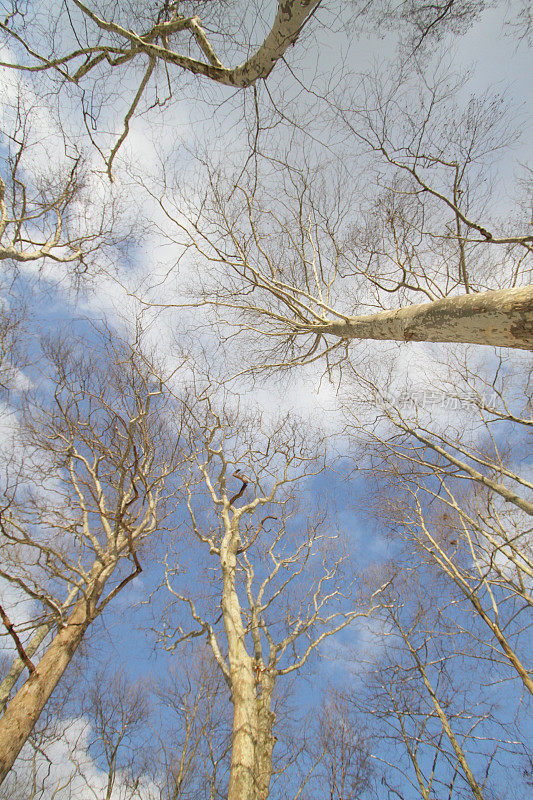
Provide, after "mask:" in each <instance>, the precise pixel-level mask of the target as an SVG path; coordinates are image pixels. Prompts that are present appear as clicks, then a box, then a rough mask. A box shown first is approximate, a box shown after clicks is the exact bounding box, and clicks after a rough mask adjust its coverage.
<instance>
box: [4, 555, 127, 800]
mask: <svg viewBox="0 0 533 800" xmlns="http://www.w3.org/2000/svg"><path fill="white" fill-rule="evenodd" d="M114 568H115V564H113V565H112V566H110V567H108V568H107V569H106V570H104V571H102V572H101V573H100V575H99V576H98V577H97V578H96V579H95V580H94V582H93V584H92V588H91V592H90V594H89V595H88V597H84V598H82V599H81V600H79V601H78V602H77V603H76V605H75V606H74V608H73V610H72V612H71V614H70V616H69V618H68V620H67V622H66V624H65V626H64V627H63V628H61V630H60V631H59V632H58V633H57V634H56V636H55V637H54V639H53V640H52V642H51V644H50V646H49V647H48V648H47V650H46V652H45V654H44V655H43V657H42V658H41V660H40V661H39V663H38V664H37V668H36V670H35V672H34V673H33V674H32V675H31V676H30V677H29V678H28V680H27V681H26V682H25V683H24V684H23V686H22V687H21V688H20V689H19V691H18V692H17V693H16V695H15V696H14V697H13V699H12V700H11V702H10V703H9V705H8V706H7V708H6V711H5V713H4V715H3V717H2V718H1V719H0V784H1V783H2V782H3V780H4V778H5V777H6V775H7V773H8V772H9V770H10V769H11V768H12V766H13V764H14V763H15V760H16V758H17V756H18V754H19V753H20V751H21V750H22V747H23V746H24V743H25V742H26V740H27V739H28V737H29V735H30V734H31V732H32V730H33V728H34V726H35V724H36V722H37V720H38V719H39V716H40V714H41V712H42V710H43V709H44V707H45V705H46V703H47V702H48V699H49V698H50V696H51V694H52V692H53V691H54V689H55V688H56V686H57V684H58V683H59V681H60V679H61V677H62V676H63V673H64V672H65V670H66V668H67V667H68V665H69V663H70V661H71V659H72V657H73V655H74V653H75V652H76V650H77V649H78V647H79V645H80V643H81V640H82V639H83V636H84V634H85V631H86V630H87V628H88V627H89V625H90V623H91V622H92V620H93V619H94V615H95V613H96V606H97V603H98V601H99V599H100V596H101V594H102V592H103V590H104V586H105V584H106V581H107V580H108V578H109V577H110V576H111V574H112V572H113V570H114Z"/></svg>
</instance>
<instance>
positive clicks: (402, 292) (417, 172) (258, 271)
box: [152, 70, 533, 366]
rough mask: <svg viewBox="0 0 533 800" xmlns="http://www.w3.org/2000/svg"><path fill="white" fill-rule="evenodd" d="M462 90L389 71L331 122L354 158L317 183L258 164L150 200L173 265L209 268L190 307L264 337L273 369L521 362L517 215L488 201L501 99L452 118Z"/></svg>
mask: <svg viewBox="0 0 533 800" xmlns="http://www.w3.org/2000/svg"><path fill="white" fill-rule="evenodd" d="M387 81H388V82H387ZM459 83H460V80H459V79H457V78H454V76H451V77H450V75H449V74H446V75H442V74H437V75H435V76H428V75H426V74H423V75H418V74H415V76H414V77H413V76H410V75H407V76H406V75H405V74H403V73H402V71H401V70H400V71H399V77H398V78H396V76H395V78H394V80H393V79H387V78H386V77H384V76H381V75H380V76H377V77H376V78H374V79H370V78H369V79H368V80H367V81H366V82H363V84H362V86H361V87H360V88H359V92H360V93H361V96H359V95H355V96H354V97H349V98H345V99H344V104H345V107H342V106H341V101H342V98H341V99H340V100H339V101H338V104H337V105H336V106H335V108H334V110H333V112H332V113H334V115H335V117H334V119H335V122H336V124H337V125H338V124H339V122H340V124H341V125H342V126H343V128H344V130H345V131H347V132H348V136H349V137H350V138H349V143H350V146H352V151H350V148H347V149H346V152H345V153H343V157H344V159H345V162H346V163H345V164H343V167H342V168H336V170H332V169H330V170H329V171H328V173H327V174H326V173H325V172H324V170H320V169H318V168H312V167H310V166H309V165H308V163H307V162H306V159H305V158H304V159H299V158H298V155H297V154H294V153H292V152H290V153H288V154H287V153H280V152H277V151H274V152H271V151H269V150H268V149H266V151H265V150H263V151H259V152H258V153H256V157H255V159H254V160H253V164H252V165H251V166H250V167H249V168H246V169H245V170H242V169H240V170H239V171H234V172H231V174H229V175H228V174H227V172H226V174H224V171H223V169H222V168H218V167H216V166H213V165H212V166H208V167H207V168H206V169H205V171H204V172H202V173H201V174H202V177H204V178H205V179H206V180H208V181H209V187H208V189H207V190H206V192H205V193H203V194H202V195H201V196H199V197H198V193H196V195H195V194H194V192H193V191H191V190H189V188H187V189H185V190H184V191H183V194H182V195H180V196H179V199H178V198H172V195H171V192H166V193H165V192H164V190H163V191H162V192H161V193H159V194H158V192H157V191H156V189H155V187H153V189H152V192H153V194H154V196H155V197H157V199H158V201H159V202H160V205H161V207H162V208H163V210H164V211H165V213H166V215H167V218H168V219H169V222H171V223H172V224H173V226H174V230H175V233H174V234H173V233H172V232H171V231H169V232H168V236H169V237H170V238H172V239H173V240H174V241H175V242H177V243H179V244H181V246H182V247H183V253H184V255H183V258H184V259H185V260H189V259H190V258H191V254H195V255H196V259H197V263H198V264H205V263H209V264H210V265H211V269H210V270H209V271H208V272H207V273H206V270H205V269H204V270H199V274H200V275H201V276H202V278H201V281H200V283H201V286H200V287H198V286H196V287H195V288H196V295H197V300H196V303H197V304H198V305H200V304H207V305H212V306H214V307H216V310H217V313H218V315H219V319H221V320H223V322H224V323H225V324H226V325H227V324H229V325H232V326H233V329H234V330H235V329H236V330H246V331H247V332H248V334H249V336H252V335H253V336H254V337H256V338H257V339H258V340H260V338H261V336H262V339H263V342H262V353H264V347H265V343H266V344H267V347H268V344H270V353H271V360H272V364H273V365H274V366H278V365H291V364H295V363H302V362H310V361H313V360H316V359H318V358H323V357H325V358H327V359H330V360H331V362H332V363H335V361H336V360H338V359H342V358H343V357H344V358H346V357H347V354H348V345H349V343H350V342H351V340H354V339H378V340H387V339H392V340H398V341H405V342H411V341H427V342H455V343H459V342H463V343H475V344H484V345H499V346H506V347H514V348H522V349H526V350H530V349H531V348H532V347H533V344H532V341H533V337H532V330H533V328H532V325H533V311H532V308H533V288H532V287H531V252H532V242H533V236H532V235H531V232H530V230H529V224H530V220H529V218H526V216H525V214H526V212H527V211H528V209H527V208H526V204H525V202H524V207H523V208H519V209H518V210H517V215H516V222H515V223H511V224H509V222H508V214H507V213H506V212H505V211H504V212H503V213H501V212H499V209H498V201H497V197H496V196H494V195H492V196H491V195H490V194H489V189H490V181H491V177H492V176H493V174H494V169H495V161H496V159H497V158H498V157H499V155H500V154H501V153H502V152H504V151H505V150H506V148H508V147H510V146H511V145H512V144H513V143H514V142H515V141H516V136H517V133H516V130H515V129H514V128H513V127H512V125H511V124H510V122H509V117H510V113H511V112H510V110H509V109H506V108H505V105H504V103H503V101H502V100H501V98H496V99H495V100H491V99H490V98H478V99H475V100H474V99H472V101H471V102H470V103H469V104H468V105H467V107H466V108H464V109H461V108H457V107H454V92H455V91H456V90H457V89H458V86H459ZM421 87H422V88H421ZM452 120H453V122H452ZM273 162H274V163H275V164H276V165H277V168H276V169H275V170H274V169H272V163H273ZM361 162H362V163H363V164H364V168H363V167H362V166H361ZM352 167H353V172H354V173H355V174H352V173H351V169H352ZM335 172H337V173H338V174H335ZM194 197H196V198H197V199H196V200H195V199H191V198H194ZM490 204H492V207H491V205H490ZM499 215H501V219H500V218H499ZM193 291H194V287H193ZM189 296H190V295H189ZM186 303H187V298H177V299H176V301H175V306H179V305H180V304H181V305H183V304H186ZM189 303H190V304H191V305H193V304H194V301H191V300H189ZM153 304H154V303H153ZM155 304H157V303H155ZM160 305H161V306H166V307H172V301H171V302H170V303H169V302H168V301H167V302H166V303H165V302H164V301H162V302H160ZM260 346H261V345H260Z"/></svg>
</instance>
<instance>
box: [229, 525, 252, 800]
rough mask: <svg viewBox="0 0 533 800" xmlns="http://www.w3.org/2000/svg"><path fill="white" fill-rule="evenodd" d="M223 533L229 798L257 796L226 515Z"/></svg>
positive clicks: (248, 665)
mask: <svg viewBox="0 0 533 800" xmlns="http://www.w3.org/2000/svg"><path fill="white" fill-rule="evenodd" d="M224 522H225V529H226V535H225V537H224V541H223V542H222V546H221V552H220V561H221V566H222V575H223V590H222V613H223V617H224V625H225V628H226V636H227V641H228V661H229V671H230V677H231V699H232V703H233V747H232V752H231V767H230V778H229V790H228V800H256V797H257V795H256V781H255V749H256V742H257V709H256V702H255V700H256V689H255V676H254V671H253V662H252V659H251V658H250V656H249V655H248V653H247V651H246V644H245V631H244V626H243V623H242V614H241V606H240V603H239V598H238V596H237V591H236V587H235V567H236V554H237V549H238V546H239V544H240V538H239V533H238V529H237V527H236V526H235V525H234V523H233V521H230V520H229V518H228V516H227V515H225V520H224Z"/></svg>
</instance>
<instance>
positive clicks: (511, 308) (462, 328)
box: [312, 286, 533, 350]
mask: <svg viewBox="0 0 533 800" xmlns="http://www.w3.org/2000/svg"><path fill="white" fill-rule="evenodd" d="M312 330H313V331H316V332H317V333H322V334H324V335H333V336H338V337H340V338H341V339H393V340H396V341H403V342H457V343H466V344H487V345H492V346H496V347H514V348H519V349H523V350H533V286H524V287H519V288H515V289H501V290H498V291H493V292H483V293H479V294H467V295H461V296H458V297H446V298H444V299H443V300H435V302H433V303H422V304H419V305H413V306H408V307H406V308H399V309H396V310H394V311H380V312H379V313H377V314H365V315H361V316H357V317H348V318H347V319H346V321H345V322H340V323H339V322H335V323H329V324H327V325H317V326H313V327H312Z"/></svg>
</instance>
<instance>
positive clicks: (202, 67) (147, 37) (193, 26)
mask: <svg viewBox="0 0 533 800" xmlns="http://www.w3.org/2000/svg"><path fill="white" fill-rule="evenodd" d="M74 3H75V4H76V5H77V6H78V8H79V9H80V10H81V11H82V12H83V13H84V14H85V15H86V16H87V17H88V18H89V19H91V20H92V21H93V22H94V23H96V25H98V27H99V28H100V29H101V30H104V31H107V32H110V33H115V34H118V35H119V36H122V37H123V38H124V39H125V40H126V42H127V43H128V50H126V49H125V55H127V57H129V58H131V57H132V56H131V55H129V53H130V52H131V50H130V48H132V47H133V48H134V51H135V53H147V54H148V55H149V56H150V57H151V58H152V59H162V60H163V61H166V62H167V63H168V64H174V65H175V66H177V67H180V68H181V69H184V70H187V71H188V72H192V73H193V74H195V75H203V76H204V77H206V78H209V79H210V80H213V81H215V82H216V83H222V84H225V85H226V86H235V87H238V88H241V89H245V88H247V87H248V86H252V85H253V84H254V83H256V81H258V80H260V79H265V78H267V77H268V75H269V74H270V72H271V71H272V68H273V67H274V65H275V64H276V62H277V61H279V59H280V58H282V56H283V55H284V54H285V52H286V51H287V49H288V48H289V47H290V46H291V45H292V44H294V43H295V42H296V40H297V38H298V36H299V35H300V32H301V30H302V28H303V27H304V25H305V22H306V20H307V19H308V17H309V16H310V15H311V14H312V13H313V11H314V9H315V8H316V7H317V6H318V5H319V3H320V0H283V2H279V3H278V9H277V13H276V18H275V20H274V22H273V24H272V28H271V29H270V32H269V33H268V35H267V37H266V38H265V40H264V42H263V43H262V45H261V46H260V47H259V48H258V50H257V52H256V53H254V55H253V56H251V57H250V58H249V59H248V60H247V61H245V62H244V63H243V64H240V65H239V66H236V67H224V66H223V65H222V63H221V62H220V61H219V59H218V58H217V56H216V54H215V52H214V50H213V48H212V47H211V45H210V44H209V42H208V40H207V38H206V36H205V31H204V30H203V28H202V27H201V25H200V21H199V20H198V18H197V17H192V18H190V19H188V20H186V19H178V18H176V19H173V20H169V21H167V22H166V23H162V24H161V25H158V26H157V25H156V26H155V27H154V28H153V29H152V31H151V32H149V33H148V34H144V35H140V34H138V33H135V32H134V31H132V30H128V29H126V28H123V27H122V26H121V25H118V24H117V23H115V22H110V21H107V20H105V19H103V18H101V17H99V16H98V15H97V14H95V13H94V11H92V10H91V9H90V8H89V7H88V6H87V5H85V3H82V2H81V0H74ZM185 28H188V29H190V30H191V32H192V33H193V34H194V35H195V37H196V40H197V43H198V44H199V45H200V47H201V49H202V50H203V51H204V54H205V55H206V57H207V59H208V60H207V61H200V60H198V59H195V58H191V57H190V56H185V55H182V54H181V53H177V52H175V51H174V50H171V49H170V48H169V47H167V46H164V45H162V44H157V43H156V42H154V41H151V39H154V38H156V37H157V36H160V35H161V34H162V33H166V34H169V33H171V32H175V31H177V30H184V29H185ZM124 48H126V44H124ZM100 49H101V48H100ZM95 52H96V49H95ZM98 60H101V54H100V58H99V59H98ZM95 63H97V62H96V60H95V59H91V60H90V61H89V62H88V64H84V65H82V66H81V67H80V68H79V69H78V71H77V72H76V73H75V75H74V76H73V77H72V78H71V80H75V81H76V82H77V81H79V79H80V78H81V77H83V76H84V75H85V74H86V73H87V72H88V71H89V69H90V68H92V67H93V66H94V65H95Z"/></svg>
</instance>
